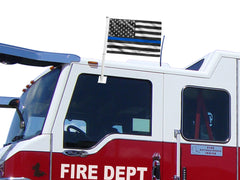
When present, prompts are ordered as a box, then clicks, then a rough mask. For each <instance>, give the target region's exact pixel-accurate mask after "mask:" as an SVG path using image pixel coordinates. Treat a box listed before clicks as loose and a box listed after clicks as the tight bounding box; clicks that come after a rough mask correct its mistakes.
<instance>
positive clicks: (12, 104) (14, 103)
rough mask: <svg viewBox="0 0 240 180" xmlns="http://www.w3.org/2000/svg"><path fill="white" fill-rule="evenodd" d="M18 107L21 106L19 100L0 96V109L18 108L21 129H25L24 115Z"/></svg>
mask: <svg viewBox="0 0 240 180" xmlns="http://www.w3.org/2000/svg"><path fill="white" fill-rule="evenodd" d="M18 106H19V98H16V97H3V96H0V107H2V108H16V110H17V113H18V115H19V118H20V128H21V129H25V122H24V119H23V116H22V113H21V112H20V110H19V108H18Z"/></svg>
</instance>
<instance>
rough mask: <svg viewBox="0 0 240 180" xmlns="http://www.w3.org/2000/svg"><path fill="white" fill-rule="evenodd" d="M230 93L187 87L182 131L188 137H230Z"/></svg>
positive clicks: (218, 138)
mask: <svg viewBox="0 0 240 180" xmlns="http://www.w3.org/2000/svg"><path fill="white" fill-rule="evenodd" d="M229 103H230V100H229V94H228V93H227V92H225V91H222V90H213V89H201V88H195V87H187V88H185V89H184V91H183V106H182V109H183V110H182V111H183V119H182V133H183V136H184V137H185V138H186V139H189V140H193V139H194V140H201V141H222V142H225V141H227V140H228V139H229V137H230V132H229V127H230V126H229V124H230V112H229V109H230V104H229Z"/></svg>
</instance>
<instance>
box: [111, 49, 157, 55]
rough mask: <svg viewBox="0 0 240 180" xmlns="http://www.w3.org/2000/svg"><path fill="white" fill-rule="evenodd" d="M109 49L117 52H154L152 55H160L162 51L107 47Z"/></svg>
mask: <svg viewBox="0 0 240 180" xmlns="http://www.w3.org/2000/svg"><path fill="white" fill-rule="evenodd" d="M107 50H109V51H115V52H119V53H121V52H126V53H139V54H152V55H159V54H160V52H149V51H142V50H131V49H118V48H107Z"/></svg>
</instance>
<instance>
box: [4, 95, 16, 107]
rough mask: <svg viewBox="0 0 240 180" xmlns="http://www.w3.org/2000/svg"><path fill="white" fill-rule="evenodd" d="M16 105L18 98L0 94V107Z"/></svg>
mask: <svg viewBox="0 0 240 180" xmlns="http://www.w3.org/2000/svg"><path fill="white" fill-rule="evenodd" d="M18 105H19V98H16V97H3V96H0V107H3V108H17V107H18Z"/></svg>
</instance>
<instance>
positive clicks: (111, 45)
mask: <svg viewBox="0 0 240 180" xmlns="http://www.w3.org/2000/svg"><path fill="white" fill-rule="evenodd" d="M161 26H162V24H161V22H157V21H140V20H126V19H110V22H109V32H108V41H107V53H116V54H129V55H140V56H152V57H160V48H161V31H162V27H161Z"/></svg>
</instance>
